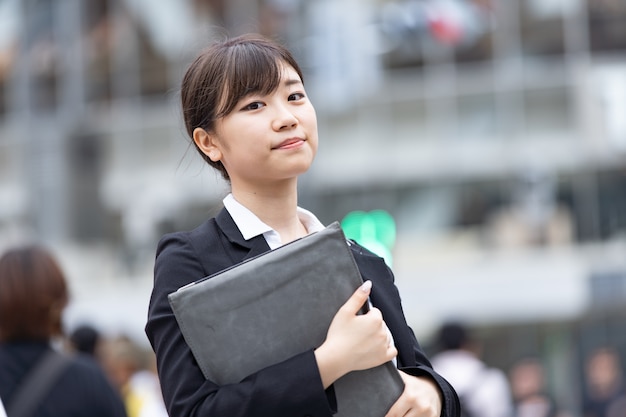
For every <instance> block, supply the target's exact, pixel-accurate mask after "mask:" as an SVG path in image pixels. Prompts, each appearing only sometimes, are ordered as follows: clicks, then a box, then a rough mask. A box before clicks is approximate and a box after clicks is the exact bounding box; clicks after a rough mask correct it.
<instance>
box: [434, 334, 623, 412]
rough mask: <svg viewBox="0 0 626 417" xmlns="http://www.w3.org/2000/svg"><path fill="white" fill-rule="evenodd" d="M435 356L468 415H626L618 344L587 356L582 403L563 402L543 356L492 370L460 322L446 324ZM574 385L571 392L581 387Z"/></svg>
mask: <svg viewBox="0 0 626 417" xmlns="http://www.w3.org/2000/svg"><path fill="white" fill-rule="evenodd" d="M435 344H436V347H437V352H436V353H435V354H434V355H433V357H432V363H433V367H434V368H435V370H437V371H438V372H439V373H440V374H441V375H443V376H444V377H446V378H447V379H448V380H449V381H450V382H451V383H452V385H453V386H455V388H456V390H457V392H458V394H459V399H460V401H461V406H462V409H463V412H462V416H463V417H575V416H581V417H623V416H626V387H625V386H624V368H623V366H622V359H621V355H620V353H619V351H618V350H617V349H616V348H615V347H613V346H605V345H601V346H597V347H595V348H594V349H592V350H591V351H590V352H589V353H588V354H587V355H586V356H585V358H584V363H583V364H582V371H583V375H582V380H583V385H584V386H583V387H582V392H581V393H580V394H577V393H575V394H574V396H575V397H578V398H580V402H579V404H577V406H575V407H572V406H568V405H566V404H565V402H564V401H563V400H562V399H560V398H558V397H557V395H556V394H555V392H554V390H553V389H551V388H552V387H551V386H550V384H549V377H550V376H549V372H548V369H547V367H546V365H545V363H544V362H543V360H542V358H541V357H540V356H539V355H525V356H522V357H519V358H516V359H515V360H514V361H513V363H512V364H511V365H510V366H509V367H508V368H507V369H500V368H498V367H495V366H491V365H490V364H489V363H488V360H487V359H488V358H483V357H482V354H481V343H480V340H477V338H475V337H473V335H472V334H471V329H470V328H469V327H468V326H466V325H464V324H462V323H460V322H449V323H445V324H444V325H442V327H441V328H440V329H439V331H438V333H437V337H436V343H435ZM570 382H571V391H577V390H578V388H577V387H576V384H575V383H574V381H570Z"/></svg>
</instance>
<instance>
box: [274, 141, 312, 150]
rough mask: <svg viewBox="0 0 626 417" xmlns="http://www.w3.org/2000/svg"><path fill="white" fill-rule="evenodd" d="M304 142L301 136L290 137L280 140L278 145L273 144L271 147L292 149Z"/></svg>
mask: <svg viewBox="0 0 626 417" xmlns="http://www.w3.org/2000/svg"><path fill="white" fill-rule="evenodd" d="M303 143H304V139H302V138H290V139H287V140H284V141H282V142H281V143H280V144H279V145H278V146H275V147H274V148H273V149H293V148H297V147H299V146H301V145H302V144H303Z"/></svg>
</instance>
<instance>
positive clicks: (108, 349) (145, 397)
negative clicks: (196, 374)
mask: <svg viewBox="0 0 626 417" xmlns="http://www.w3.org/2000/svg"><path fill="white" fill-rule="evenodd" d="M152 356H154V354H153V353H152V351H150V352H145V351H144V350H143V349H141V348H140V347H139V346H138V345H137V344H136V343H135V342H134V341H133V340H132V339H131V338H129V337H127V336H125V335H122V336H117V337H113V338H109V339H105V340H103V342H102V346H101V349H100V357H101V360H102V364H103V366H104V369H105V372H106V373H107V375H108V376H109V378H110V380H111V381H113V383H114V384H115V386H116V387H117V389H118V390H119V392H120V394H121V396H122V399H123V401H124V405H125V407H126V413H127V414H128V417H167V412H166V411H165V404H164V403H163V397H162V395H161V387H160V384H159V380H158V377H157V375H156V373H155V372H154V371H153V370H152V369H153V368H152V366H151V363H152V362H153V360H152V358H151V357H152Z"/></svg>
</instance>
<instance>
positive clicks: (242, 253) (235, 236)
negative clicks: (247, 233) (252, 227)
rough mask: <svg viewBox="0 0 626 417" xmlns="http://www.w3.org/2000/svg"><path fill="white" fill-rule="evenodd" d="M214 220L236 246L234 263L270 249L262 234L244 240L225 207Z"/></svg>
mask: <svg viewBox="0 0 626 417" xmlns="http://www.w3.org/2000/svg"><path fill="white" fill-rule="evenodd" d="M215 221H216V222H217V226H218V227H219V228H220V229H221V230H222V232H223V233H224V235H225V236H226V238H227V239H228V241H229V242H230V243H232V244H233V246H234V247H235V248H236V254H235V253H233V255H234V259H233V261H235V262H236V263H238V262H241V261H243V260H246V259H249V258H253V257H255V256H258V255H261V254H263V253H265V252H267V251H269V250H270V247H269V245H268V244H267V242H266V241H265V238H264V237H263V236H262V235H259V236H255V237H253V238H252V239H250V240H245V239H244V238H243V235H242V234H241V232H240V231H239V228H238V227H237V225H236V224H235V221H234V220H233V218H232V217H231V216H230V214H229V213H228V210H226V209H225V208H223V209H222V210H221V211H220V212H219V213H218V215H217V216H216V218H215Z"/></svg>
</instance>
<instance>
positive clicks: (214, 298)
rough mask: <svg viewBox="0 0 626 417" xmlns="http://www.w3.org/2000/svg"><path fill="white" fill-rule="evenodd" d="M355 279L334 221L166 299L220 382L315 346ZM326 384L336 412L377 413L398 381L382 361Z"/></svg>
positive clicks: (358, 416) (398, 389)
mask: <svg viewBox="0 0 626 417" xmlns="http://www.w3.org/2000/svg"><path fill="white" fill-rule="evenodd" d="M361 284H362V278H361V275H360V273H359V270H358V268H357V265H356V263H355V260H354V258H353V257H352V253H351V250H350V248H349V246H348V242H347V241H346V238H345V236H344V234H343V232H342V230H341V227H340V226H339V223H337V222H334V223H333V224H331V225H329V226H328V227H326V228H325V229H324V230H321V231H319V232H316V233H312V234H310V235H308V236H306V237H304V238H302V239H299V240H296V241H293V242H291V243H288V244H286V245H283V246H281V247H279V248H277V249H274V250H272V251H269V252H266V253H264V254H263V255H260V256H257V257H255V258H252V259H249V260H246V261H244V262H242V263H240V264H237V265H234V266H233V267H231V268H228V269H226V270H224V271H221V272H219V273H217V274H215V275H212V276H210V277H206V278H204V279H201V280H199V281H196V282H194V283H192V284H189V285H186V286H184V287H182V288H180V289H179V290H178V291H176V292H173V293H171V294H170V295H169V302H170V305H171V306H172V310H173V311H174V314H175V316H176V320H177V321H178V324H179V326H180V329H181V332H182V334H183V336H184V338H185V340H186V342H187V344H188V345H189V347H190V348H191V351H192V352H193V355H194V357H195V359H196V360H197V362H198V364H199V366H200V368H201V369H202V372H203V374H204V376H205V377H206V378H207V379H209V380H211V381H213V382H215V383H217V384H220V385H223V384H229V383H236V382H238V381H240V380H242V379H243V378H245V377H246V376H248V375H250V374H252V373H254V372H256V371H258V370H260V369H262V368H265V367H267V366H269V365H273V364H275V363H278V362H281V361H283V360H286V359H288V358H290V357H292V356H294V355H297V354H299V353H302V352H304V351H306V350H308V349H312V348H315V347H318V346H319V345H321V344H322V343H323V341H324V339H325V337H326V332H327V330H328V327H329V325H330V323H331V321H332V319H333V317H334V316H335V313H336V312H337V310H338V309H339V308H340V307H341V306H342V305H343V304H344V303H345V302H346V301H347V300H348V298H349V297H350V296H351V295H352V294H353V293H354V291H355V290H356V289H357V288H358V287H359V286H360V285H361ZM364 308H367V306H365V307H364ZM334 389H335V394H336V397H337V407H338V413H337V414H336V416H339V417H368V416H371V417H383V416H384V415H385V414H386V412H387V411H388V410H389V408H390V407H391V406H392V405H393V403H394V402H395V401H396V400H397V399H398V397H399V396H400V394H401V393H402V391H403V389H404V383H403V382H402V379H401V377H400V375H399V373H398V370H397V369H396V368H395V366H394V365H393V363H392V362H388V363H386V364H383V365H381V366H378V367H375V368H372V369H367V370H363V371H354V372H351V373H349V374H347V375H345V376H343V377H342V378H340V379H339V380H337V381H336V382H335V383H334Z"/></svg>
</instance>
